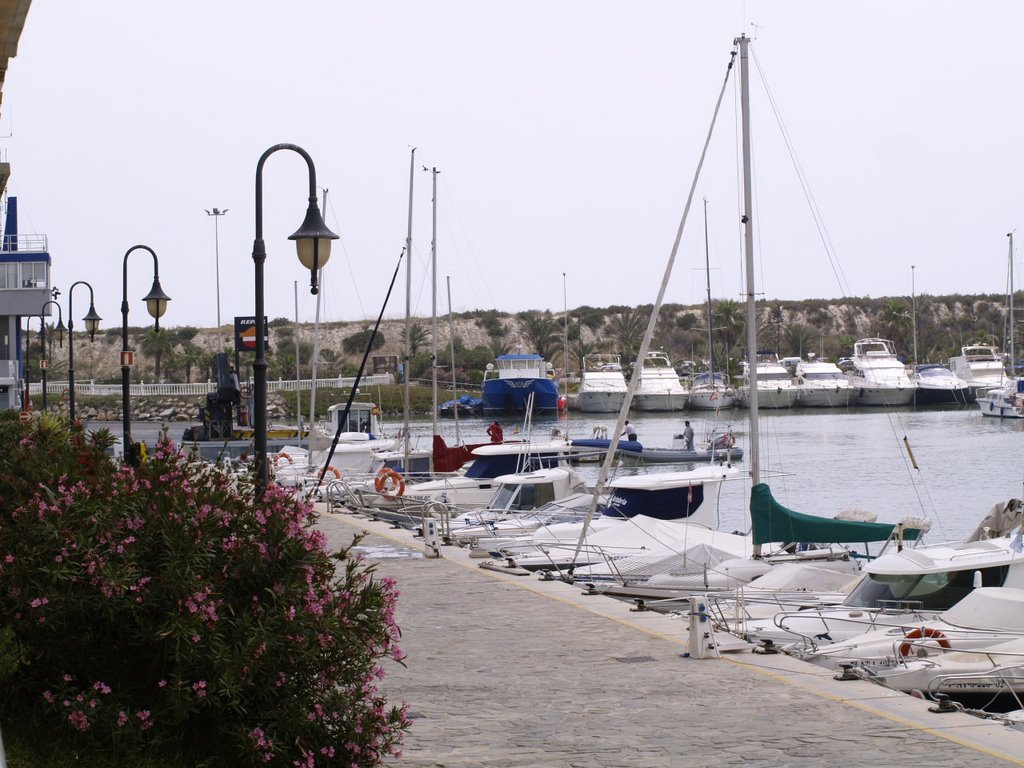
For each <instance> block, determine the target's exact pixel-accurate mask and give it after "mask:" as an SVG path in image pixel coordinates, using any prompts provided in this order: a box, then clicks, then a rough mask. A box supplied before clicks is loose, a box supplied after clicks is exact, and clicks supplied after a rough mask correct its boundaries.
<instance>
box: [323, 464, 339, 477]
mask: <svg viewBox="0 0 1024 768" xmlns="http://www.w3.org/2000/svg"><path fill="white" fill-rule="evenodd" d="M328 472H330V473H331V474H332V475H334V479H335V480H341V472H339V471H338V468H337V467H332V466H331V465H330V464H328V465H327V466H326V467H324V471H323V474H324V475H326V474H327V473H328Z"/></svg>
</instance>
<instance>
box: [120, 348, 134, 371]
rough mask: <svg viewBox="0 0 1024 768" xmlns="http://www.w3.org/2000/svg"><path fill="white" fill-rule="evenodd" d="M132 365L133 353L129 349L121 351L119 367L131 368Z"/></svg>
mask: <svg viewBox="0 0 1024 768" xmlns="http://www.w3.org/2000/svg"><path fill="white" fill-rule="evenodd" d="M133 365H135V353H134V352H130V351H126V352H121V367H122V368H131V367H132V366H133Z"/></svg>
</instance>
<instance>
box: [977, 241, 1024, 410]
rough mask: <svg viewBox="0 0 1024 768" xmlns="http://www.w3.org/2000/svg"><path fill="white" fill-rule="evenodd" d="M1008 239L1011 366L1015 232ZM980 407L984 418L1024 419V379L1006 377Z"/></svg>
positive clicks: (1012, 358) (1012, 355)
mask: <svg viewBox="0 0 1024 768" xmlns="http://www.w3.org/2000/svg"><path fill="white" fill-rule="evenodd" d="M1007 237H1008V238H1009V239H1010V257H1009V261H1010V276H1009V282H1010V290H1009V301H1008V304H1009V333H1008V336H1009V345H1008V346H1009V351H1010V365H1011V366H1013V365H1015V364H1016V359H1017V358H1016V352H1015V349H1014V336H1015V335H1016V334H1015V333H1014V325H1013V323H1014V317H1013V232H1010V233H1009V234H1008V235H1007ZM999 372H1000V374H1002V373H1003V369H1002V365H1000V367H999ZM978 407H979V408H980V409H981V415H982V416H992V417H995V418H998V419H1024V379H1021V378H1018V377H1015V376H1004V377H1003V379H1002V382H1001V385H1000V386H998V387H995V388H993V389H989V390H987V391H986V392H984V393H980V394H979V395H978Z"/></svg>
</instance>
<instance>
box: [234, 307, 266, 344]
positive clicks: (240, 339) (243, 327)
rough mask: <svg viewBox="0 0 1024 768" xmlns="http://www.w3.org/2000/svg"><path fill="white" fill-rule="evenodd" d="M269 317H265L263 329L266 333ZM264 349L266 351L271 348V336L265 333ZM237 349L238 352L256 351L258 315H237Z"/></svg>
mask: <svg viewBox="0 0 1024 768" xmlns="http://www.w3.org/2000/svg"><path fill="white" fill-rule="evenodd" d="M267 328H268V326H267V319H266V318H265V317H264V318H263V329H264V333H269V332H268V331H267ZM263 349H264V350H265V351H269V350H270V337H269V335H264V337H263ZM235 351H236V352H255V351H256V316H255V315H251V316H248V317H236V318H235Z"/></svg>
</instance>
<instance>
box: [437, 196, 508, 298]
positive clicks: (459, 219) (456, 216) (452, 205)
mask: <svg viewBox="0 0 1024 768" xmlns="http://www.w3.org/2000/svg"><path fill="white" fill-rule="evenodd" d="M441 188H442V189H443V191H444V194H445V196H446V197H447V198H448V205H446V206H445V209H444V212H442V214H441V216H442V218H444V217H445V214H446V212H448V211H449V210H450V211H451V215H452V217H453V220H454V221H455V222H456V223H457V224H458V225H459V229H460V230H461V231H462V235H463V238H464V239H465V241H466V247H467V248H468V249H469V254H470V256H472V258H473V262H474V263H475V264H476V265H477V266H478V267H479V266H480V258H479V257H478V256H477V254H476V251H475V250H474V249H473V243H472V241H471V240H470V239H469V233H468V232H467V231H466V225H465V224H464V223H463V222H462V217H461V216H460V215H459V209H458V207H456V205H455V199H454V198H453V197H452V193H451V190H449V189H448V184H447V183H446V181H445V180H444V179H441ZM483 271H484V270H481V269H468V270H466V272H467V274H468V275H470V279H471V280H475V278H476V275H477V273H479V272H483ZM481 287H482V289H483V292H484V293H485V294H486V295H487V300H488V302H489V303H490V304H491V306H493V307H497V304H496V303H495V301H494V296H492V295H491V289H490V286H488V285H487V283H486V281H484V282H482V283H481Z"/></svg>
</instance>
